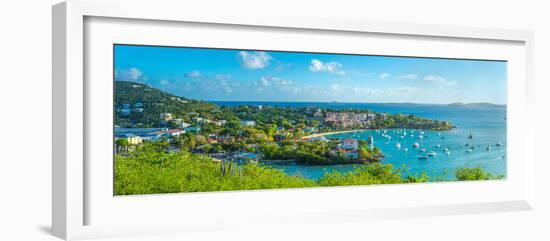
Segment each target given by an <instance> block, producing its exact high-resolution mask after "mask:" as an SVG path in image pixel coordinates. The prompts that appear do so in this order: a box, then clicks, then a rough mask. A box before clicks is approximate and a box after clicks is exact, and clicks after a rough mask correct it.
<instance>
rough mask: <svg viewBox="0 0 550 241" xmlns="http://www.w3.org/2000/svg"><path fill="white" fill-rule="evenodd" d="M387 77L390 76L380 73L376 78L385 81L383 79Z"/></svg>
mask: <svg viewBox="0 0 550 241" xmlns="http://www.w3.org/2000/svg"><path fill="white" fill-rule="evenodd" d="M389 76H390V74H388V73H382V74H380V76H378V78H380V79H385V78H388V77H389Z"/></svg>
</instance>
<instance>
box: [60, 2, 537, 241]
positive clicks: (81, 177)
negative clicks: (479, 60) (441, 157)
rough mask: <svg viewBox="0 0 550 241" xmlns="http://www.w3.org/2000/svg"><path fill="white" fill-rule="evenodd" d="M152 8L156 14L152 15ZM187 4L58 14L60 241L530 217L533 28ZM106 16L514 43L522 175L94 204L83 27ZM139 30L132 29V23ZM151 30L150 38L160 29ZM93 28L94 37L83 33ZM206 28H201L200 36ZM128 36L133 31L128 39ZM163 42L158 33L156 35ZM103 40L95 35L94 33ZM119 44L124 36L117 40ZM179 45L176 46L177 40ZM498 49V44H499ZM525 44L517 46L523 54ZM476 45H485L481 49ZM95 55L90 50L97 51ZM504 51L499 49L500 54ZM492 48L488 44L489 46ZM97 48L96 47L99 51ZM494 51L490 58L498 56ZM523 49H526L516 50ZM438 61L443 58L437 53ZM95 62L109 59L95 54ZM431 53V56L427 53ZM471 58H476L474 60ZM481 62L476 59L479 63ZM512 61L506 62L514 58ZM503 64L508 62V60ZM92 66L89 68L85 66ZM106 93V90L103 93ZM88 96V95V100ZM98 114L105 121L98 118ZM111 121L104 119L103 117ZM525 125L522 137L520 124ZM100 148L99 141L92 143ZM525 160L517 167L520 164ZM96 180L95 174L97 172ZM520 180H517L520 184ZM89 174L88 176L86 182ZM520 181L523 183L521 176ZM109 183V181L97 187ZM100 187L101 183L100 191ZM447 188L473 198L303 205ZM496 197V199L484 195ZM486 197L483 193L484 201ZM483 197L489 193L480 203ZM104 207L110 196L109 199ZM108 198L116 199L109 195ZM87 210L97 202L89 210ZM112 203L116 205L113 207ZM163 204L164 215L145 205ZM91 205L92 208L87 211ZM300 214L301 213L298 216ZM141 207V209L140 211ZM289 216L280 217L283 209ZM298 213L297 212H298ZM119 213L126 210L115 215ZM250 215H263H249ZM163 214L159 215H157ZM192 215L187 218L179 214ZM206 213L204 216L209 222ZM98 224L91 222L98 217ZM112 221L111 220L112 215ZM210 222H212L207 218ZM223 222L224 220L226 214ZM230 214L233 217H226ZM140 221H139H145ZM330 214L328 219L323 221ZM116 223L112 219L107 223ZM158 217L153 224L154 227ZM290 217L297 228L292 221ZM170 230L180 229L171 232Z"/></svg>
mask: <svg viewBox="0 0 550 241" xmlns="http://www.w3.org/2000/svg"><path fill="white" fill-rule="evenodd" d="M150 9H155V11H150ZM180 9H185V3H183V2H178V1H155V2H153V1H151V2H124V1H111V2H96V1H86V0H72V1H67V2H64V3H60V4H58V5H55V6H54V7H53V20H52V21H53V57H52V58H53V71H52V72H53V95H52V96H53V100H52V102H53V114H52V116H53V120H52V123H53V134H52V136H53V150H52V153H53V158H52V159H53V163H52V165H53V166H52V177H53V180H52V185H53V187H52V188H53V193H52V203H53V206H52V209H53V210H52V226H53V234H54V235H55V236H58V237H60V238H63V239H67V240H69V239H84V238H94V237H112V236H121V235H139V234H156V233H171V232H193V231H204V230H220V229H223V228H227V227H232V226H237V225H236V223H248V224H251V225H262V224H270V225H292V224H299V223H302V222H310V223H326V222H343V221H361V220H370V219H384V218H399V217H422V216H433V215H452V214H467V213H482V212H497V211H514V210H530V209H532V208H533V202H534V197H533V194H534V190H533V189H534V172H535V171H534V166H535V157H534V151H533V149H532V148H534V135H533V132H534V130H533V129H531V128H529V127H532V126H534V125H532V121H533V120H532V118H530V117H532V116H533V114H532V111H533V110H532V109H531V106H533V105H532V104H531V103H532V99H531V97H530V93H532V92H533V90H532V83H533V80H532V75H533V34H532V33H531V32H529V31H518V30H497V29H482V28H470V27H456V26H439V25H422V24H409V23H390V22H373V21H359V20H347V19H319V18H316V19H312V18H307V19H305V18H300V17H292V16H276V15H262V16H237V15H231V14H227V15H209V14H208V12H207V11H205V10H200V9H197V10H196V11H186V12H185V13H184V14H182V12H181V11H180ZM101 18H109V19H115V20H121V21H138V22H137V24H140V23H145V22H154V23H155V24H153V25H155V26H158V25H162V24H168V23H170V24H171V25H178V24H207V25H212V26H223V28H224V29H226V30H227V29H229V30H231V29H232V28H235V29H237V28H247V27H251V28H254V29H260V30H261V29H264V28H265V29H277V31H279V32H284V31H293V30H299V31H302V32H306V33H307V32H308V31H315V32H316V33H322V34H328V33H333V34H335V35H338V34H339V33H340V34H344V33H357V34H375V35H376V34H379V35H389V36H392V37H395V38H411V37H412V38H414V37H421V38H427V39H430V41H431V39H435V40H436V41H441V42H445V41H449V42H453V41H454V42H455V44H457V43H458V44H460V42H465V44H468V43H469V41H474V42H476V43H482V44H483V45H495V43H503V45H513V46H516V47H513V48H514V49H515V50H513V51H512V50H510V52H514V54H511V55H510V56H516V57H517V59H518V61H514V63H516V64H515V66H517V69H518V71H514V73H515V74H516V75H515V76H517V78H511V80H509V88H508V89H509V96H511V101H513V105H510V103H509V107H508V108H509V117H512V120H513V123H515V124H514V125H512V126H510V127H509V128H511V129H509V130H510V131H509V132H510V133H509V135H508V136H509V137H508V138H510V137H513V138H516V143H518V147H517V151H514V154H513V155H511V158H513V157H518V158H516V159H517V163H518V164H517V165H512V167H511V168H513V171H514V172H515V171H517V175H512V176H513V177H511V179H507V180H506V181H504V182H483V183H477V182H474V183H440V184H429V185H424V184H419V185H411V186H408V187H405V188H403V187H402V186H395V185H382V186H372V187H363V186H362V187H340V188H321V189H315V190H312V189H293V190H271V191H255V192H246V191H245V192H225V193H206V194H172V195H151V196H138V197H130V198H118V199H117V200H116V203H115V202H113V203H109V202H105V201H103V202H102V201H101V200H99V199H96V197H97V195H96V194H95V192H94V191H93V190H97V189H98V185H95V184H94V183H96V181H95V180H97V179H94V178H93V174H92V175H91V174H87V173H88V172H89V169H92V168H94V167H95V168H101V167H104V166H95V164H91V163H90V161H89V160H86V158H88V156H89V154H90V153H89V152H90V150H89V148H90V143H87V135H90V129H89V124H88V125H87V123H89V122H90V119H89V118H90V111H93V108H95V107H94V106H90V103H89V98H94V97H93V95H97V94H98V93H97V92H93V93H92V94H90V92H88V89H94V88H95V89H97V88H99V86H96V85H95V84H94V85H90V84H89V83H87V82H86V80H85V79H86V78H90V77H89V76H88V75H87V74H86V68H96V67H95V65H94V64H93V63H95V62H94V61H93V60H92V61H89V60H88V59H87V56H86V55H87V54H89V50H87V49H86V48H87V47H89V45H87V44H86V41H88V40H90V39H87V38H86V35H87V34H88V35H89V34H90V33H91V34H95V33H98V32H101V30H99V31H96V30H89V29H87V28H86V21H87V19H101ZM134 24H135V23H134ZM153 25H150V26H149V27H148V28H150V30H151V31H154V28H155V26H153ZM87 31H89V32H87ZM197 31H200V30H197ZM130 35H131V34H130ZM159 35H162V34H161V33H160V32H159ZM98 36H99V35H98ZM104 36H107V35H104ZM92 39H94V40H98V42H101V41H103V40H102V39H104V40H105V41H106V42H109V41H115V40H113V39H110V38H108V36H107V38H97V39H95V38H92ZM119 40H120V39H119ZM141 41H143V42H141V43H148V44H155V43H158V42H159V41H162V40H159V39H154V38H152V39H142V40H141ZM175 44H177V43H175ZM495 46H496V45H495ZM518 46H519V47H518ZM478 47H479V46H478ZM92 48H95V47H93V45H92ZM494 48H495V49H496V50H498V46H497V47H494ZM488 49H490V47H489V48H488ZM94 50H95V49H94ZM496 50H494V52H498V51H496ZM518 51H520V52H518ZM433 54H434V57H436V56H435V55H437V53H435V52H434V53H433ZM97 55H98V56H104V55H102V54H97ZM424 55H428V54H424ZM472 56H474V55H472ZM474 57H475V56H474ZM516 57H510V58H516ZM503 58H508V57H507V56H506V55H503ZM88 61H89V62H88ZM105 93H107V92H105ZM89 95H92V97H90V96H89ZM94 116H97V115H94ZM100 116H101V115H100ZM103 117H107V116H103ZM519 125H522V126H527V128H526V129H524V130H522V132H521V133H519V130H517V128H516V127H517V126H519ZM91 141H94V140H91ZM519 157H521V158H522V159H521V162H520V160H519ZM99 172H101V173H105V172H112V169H110V170H105V168H103V169H101V170H100V171H99ZM96 175H98V174H96ZM514 176H515V177H514ZM90 177H92V178H91V179H89V178H90ZM516 177H517V178H516ZM101 185H103V184H101ZM99 188H101V186H100V185H99ZM445 189H456V190H457V193H464V192H465V191H466V190H470V191H471V192H472V193H474V194H479V196H477V197H468V198H456V197H453V196H452V195H449V197H448V198H447V199H445V200H443V199H444V198H442V200H439V201H422V200H420V199H418V200H416V201H414V200H413V201H411V202H408V203H406V204H404V202H387V201H388V200H386V202H384V201H385V200H383V199H380V200H375V201H372V203H371V205H370V207H369V208H360V206H359V204H358V203H352V204H350V205H348V206H347V207H346V208H332V209H331V208H323V207H324V206H323V204H324V203H323V202H320V203H319V204H318V205H308V206H307V208H306V205H307V203H306V201H307V200H308V199H312V198H319V199H322V200H326V197H328V196H330V195H332V196H340V197H342V198H340V199H339V198H334V199H332V200H331V202H339V201H340V202H341V201H342V200H345V199H343V198H356V199H357V200H359V199H360V197H361V195H364V194H365V193H369V194H371V195H381V196H385V195H387V196H391V195H396V193H399V192H403V191H405V192H410V193H420V192H421V193H422V195H427V197H430V195H433V194H434V193H437V192H441V191H443V190H445ZM487 190H492V191H491V192H486V191H487ZM484 192H485V194H483V193H484ZM484 195H485V196H484ZM281 197H285V198H294V199H297V200H305V201H304V202H301V203H300V202H298V203H297V204H295V205H294V206H290V205H289V204H288V203H286V204H281V207H279V208H271V209H270V208H267V210H263V209H261V208H262V207H260V206H258V205H256V206H254V205H250V206H251V207H250V209H251V211H250V212H244V213H242V212H239V213H232V212H227V213H224V212H223V210H217V209H215V211H218V212H219V214H214V213H213V212H214V211H211V212H207V210H205V207H206V205H207V204H213V203H215V202H217V201H219V200H224V201H226V202H228V203H231V204H232V205H233V206H235V205H237V206H238V205H243V204H242V200H254V201H255V202H273V201H274V200H277V198H281ZM102 198H103V200H105V198H109V197H108V196H105V194H103V196H102ZM110 198H112V199H114V197H113V196H110ZM182 202H187V205H188V207H192V208H193V210H191V209H189V208H188V209H186V207H182V208H181V210H176V211H174V207H176V206H178V205H181V203H182ZM90 203H101V204H99V205H90ZM109 205H111V206H109ZM159 205H162V206H163V208H156V209H155V208H148V207H154V206H159ZM90 206H92V207H93V208H90ZM300 207H302V208H301V209H299V208H300ZM139 209H143V210H142V211H141V212H136V211H137V210H139ZM283 209H284V210H283ZM293 209H296V210H293ZM119 211H120V212H119ZM254 212H257V213H259V214H258V215H253V213H254ZM132 213H138V214H139V215H138V216H133V217H131V218H128V217H126V218H122V216H124V215H125V214H126V215H128V214H132ZM157 213H162V215H163V216H162V218H161V217H160V216H158V215H157ZM182 213H185V214H187V217H186V218H182V217H181V216H182V215H181V214H182ZM205 213H206V215H205ZM94 215H95V216H97V217H102V218H99V219H97V220H99V221H97V222H95V221H93V220H92V221H90V217H93V216H94ZM109 215H111V216H109ZM201 215H204V216H205V217H206V218H204V217H203V218H201ZM224 215H225V216H224ZM228 215H231V217H228ZM139 216H141V217H139ZM323 217H327V218H323ZM106 219H112V220H113V222H112V223H110V222H107V221H106ZM151 220H153V221H151ZM288 220H292V221H288ZM174 223H178V224H177V225H175V224H174ZM183 224H185V225H183Z"/></svg>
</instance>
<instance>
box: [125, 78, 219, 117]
mask: <svg viewBox="0 0 550 241" xmlns="http://www.w3.org/2000/svg"><path fill="white" fill-rule="evenodd" d="M114 88H115V110H114V111H115V123H116V124H117V125H118V126H122V127H128V126H140V127H160V126H161V119H160V114H161V113H172V114H173V115H174V116H175V118H181V119H184V121H185V120H187V122H188V123H189V122H190V120H189V119H190V118H192V117H193V114H190V113H191V112H196V113H198V114H199V115H200V116H202V117H206V118H208V117H211V118H213V115H214V114H215V113H217V112H218V111H219V110H220V107H219V106H217V105H215V104H212V103H208V102H204V101H198V100H191V99H187V98H184V97H179V96H176V95H173V94H169V93H166V92H163V91H161V90H159V89H156V88H153V87H150V86H148V85H144V84H140V83H135V82H127V81H115V87H114ZM124 109H126V110H124Z"/></svg>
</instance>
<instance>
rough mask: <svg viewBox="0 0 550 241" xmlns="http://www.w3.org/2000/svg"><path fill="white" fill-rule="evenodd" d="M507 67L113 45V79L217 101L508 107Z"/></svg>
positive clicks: (446, 61) (470, 62)
mask: <svg viewBox="0 0 550 241" xmlns="http://www.w3.org/2000/svg"><path fill="white" fill-rule="evenodd" d="M506 78H507V77H506V62H500V61H474V60H453V59H434V58H407V57H386V56H366V55H342V54H318V53H292V52H274V51H250V50H225V49H204V48H179V47H154V46H132V45H116V46H115V80H122V81H134V82H140V83H145V84H148V85H151V86H153V87H156V88H159V89H161V90H163V91H167V92H170V93H173V94H176V95H179V96H184V97H187V98H192V99H200V100H218V101H300V102H304V101H305V102H307V101H312V102H330V101H339V102H374V103H388V102H391V103H399V102H411V103H434V104H446V103H455V102H463V103H472V102H490V103H494V104H506Z"/></svg>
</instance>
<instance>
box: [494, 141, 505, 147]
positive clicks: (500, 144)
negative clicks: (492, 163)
mask: <svg viewBox="0 0 550 241" xmlns="http://www.w3.org/2000/svg"><path fill="white" fill-rule="evenodd" d="M496 146H504V143H502V142H501V141H499V142H498V143H497V144H496Z"/></svg>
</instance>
